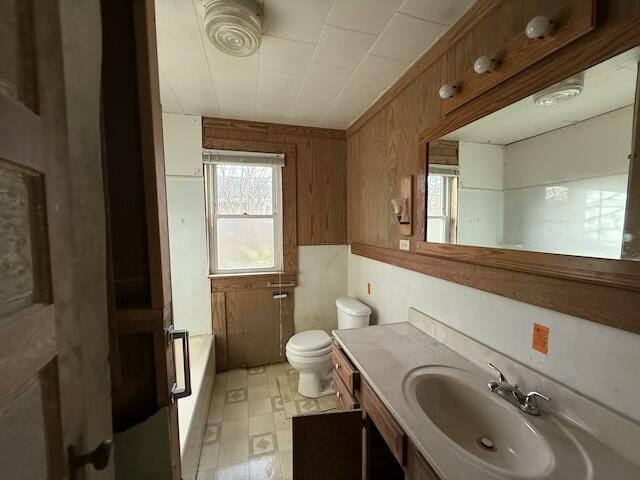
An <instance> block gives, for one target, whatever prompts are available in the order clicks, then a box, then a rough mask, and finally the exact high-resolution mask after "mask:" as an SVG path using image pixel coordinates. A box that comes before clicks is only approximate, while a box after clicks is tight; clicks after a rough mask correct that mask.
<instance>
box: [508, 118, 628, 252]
mask: <svg viewBox="0 0 640 480" xmlns="http://www.w3.org/2000/svg"><path fill="white" fill-rule="evenodd" d="M632 125H633V107H632V106H630V107H626V108H623V109H620V110H616V111H613V112H609V113H607V114H604V115H600V116H598V117H594V118H591V119H589V120H585V121H584V122H580V123H577V124H575V125H571V126H567V127H564V128H561V129H558V130H554V131H552V132H549V133H545V134H543V135H538V136H536V137H532V138H529V139H526V140H523V141H520V142H517V143H513V144H511V145H508V146H507V147H506V148H505V154H504V160H505V193H504V204H505V209H504V237H503V241H504V245H505V246H508V247H510V248H519V249H523V250H533V251H537V252H552V253H565V254H572V255H585V256H593V257H603V258H620V249H621V244H622V233H623V227H624V210H625V205H626V193H627V181H628V169H629V159H628V155H629V153H630V151H631V137H632V134H631V129H632Z"/></svg>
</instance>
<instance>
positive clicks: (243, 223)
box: [216, 218, 275, 270]
mask: <svg viewBox="0 0 640 480" xmlns="http://www.w3.org/2000/svg"><path fill="white" fill-rule="evenodd" d="M216 223H217V225H216V227H217V229H218V231H217V238H218V245H217V253H218V259H217V260H218V270H245V269H252V268H275V253H274V252H275V250H274V245H273V241H274V238H273V237H274V235H273V218H218V220H217V222H216Z"/></svg>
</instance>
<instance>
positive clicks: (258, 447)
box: [250, 433, 278, 457]
mask: <svg viewBox="0 0 640 480" xmlns="http://www.w3.org/2000/svg"><path fill="white" fill-rule="evenodd" d="M250 440H251V456H252V457H255V456H258V455H265V454H267V453H276V452H277V451H278V450H277V447H276V437H275V435H274V434H273V433H265V434H263V435H256V436H255V437H251V439H250Z"/></svg>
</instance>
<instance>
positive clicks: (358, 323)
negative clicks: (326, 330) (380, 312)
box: [336, 297, 371, 330]
mask: <svg viewBox="0 0 640 480" xmlns="http://www.w3.org/2000/svg"><path fill="white" fill-rule="evenodd" d="M336 308H337V309H338V329H339V330H342V329H343V328H358V327H366V326H367V325H369V317H370V316H371V309H370V308H369V307H368V306H366V305H365V304H364V303H362V302H359V301H358V300H356V299H355V298H351V297H340V298H338V299H336Z"/></svg>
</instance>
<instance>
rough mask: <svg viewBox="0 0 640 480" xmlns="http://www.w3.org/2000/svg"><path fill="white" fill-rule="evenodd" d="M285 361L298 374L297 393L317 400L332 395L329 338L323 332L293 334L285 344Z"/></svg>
mask: <svg viewBox="0 0 640 480" xmlns="http://www.w3.org/2000/svg"><path fill="white" fill-rule="evenodd" d="M286 352H287V360H289V363H290V364H291V366H292V367H293V368H295V369H296V370H297V371H298V373H299V374H300V379H299V381H298V393H299V394H300V395H302V396H305V397H310V398H317V397H321V396H323V395H329V394H330V393H332V392H333V391H332V389H331V367H332V365H331V337H330V336H329V335H328V334H327V332H325V331H324V330H308V331H306V332H300V333H297V334H295V335H294V336H293V337H291V339H290V340H289V341H288V342H287V347H286Z"/></svg>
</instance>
